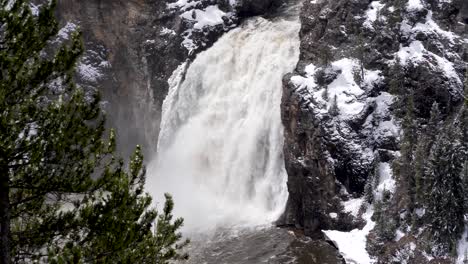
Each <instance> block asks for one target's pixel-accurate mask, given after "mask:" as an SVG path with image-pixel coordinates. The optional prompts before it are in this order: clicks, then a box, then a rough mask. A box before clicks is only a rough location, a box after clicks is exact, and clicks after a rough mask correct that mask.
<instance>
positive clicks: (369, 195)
mask: <svg viewBox="0 0 468 264" xmlns="http://www.w3.org/2000/svg"><path fill="white" fill-rule="evenodd" d="M373 167H374V169H373V173H372V174H371V176H370V177H369V178H368V179H367V182H366V185H365V186H364V198H365V200H366V202H368V203H370V204H371V203H373V202H374V190H375V188H377V186H378V185H379V182H380V158H379V155H377V157H376V158H375V159H374V162H373Z"/></svg>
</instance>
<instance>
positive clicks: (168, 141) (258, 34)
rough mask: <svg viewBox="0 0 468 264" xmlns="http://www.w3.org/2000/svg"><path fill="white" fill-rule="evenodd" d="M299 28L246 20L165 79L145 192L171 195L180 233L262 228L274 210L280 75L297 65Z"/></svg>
mask: <svg viewBox="0 0 468 264" xmlns="http://www.w3.org/2000/svg"><path fill="white" fill-rule="evenodd" d="M299 27H300V24H299V22H298V21H295V20H294V21H290V20H285V19H275V20H273V21H269V20H266V19H263V18H254V19H251V20H249V21H247V22H246V23H244V25H243V26H241V27H239V28H237V29H234V30H232V31H230V32H229V33H226V34H225V35H224V36H223V37H221V38H220V39H219V40H218V41H217V42H216V43H215V44H214V45H213V46H212V47H211V48H209V49H208V50H207V51H205V52H202V53H200V54H199V55H198V56H197V58H196V59H195V60H194V61H193V63H192V64H191V65H190V66H189V67H188V69H187V70H186V72H185V75H184V77H185V78H182V76H183V73H184V71H185V70H184V66H181V67H179V69H178V70H176V72H175V73H174V75H173V77H172V78H171V80H170V83H171V88H170V91H169V94H168V96H167V98H166V100H165V102H164V105H163V117H162V123H161V131H160V138H159V144H158V154H157V157H156V159H155V160H154V161H153V162H152V164H150V166H149V172H150V173H149V175H148V184H147V186H148V190H149V191H150V192H152V193H153V194H154V196H155V197H156V198H159V197H161V194H162V193H163V192H169V193H171V194H172V195H173V196H174V200H175V214H176V215H177V216H181V217H184V218H185V228H184V231H185V232H186V233H187V232H189V233H192V232H195V233H197V232H205V231H207V230H210V229H217V228H220V227H222V228H226V229H236V228H235V227H253V226H260V225H265V224H269V223H271V222H272V221H274V220H276V219H277V218H278V217H279V215H280V214H281V213H282V211H283V210H284V206H285V203H286V200H287V196H288V194H287V188H286V180H287V175H286V171H285V168H284V160H283V156H282V155H283V154H282V153H283V127H282V123H281V118H280V104H281V96H282V76H283V75H285V74H286V73H287V72H290V71H292V70H293V69H294V67H295V65H296V63H297V61H298V54H299V51H298V49H299V36H298V31H299ZM182 79H183V80H182Z"/></svg>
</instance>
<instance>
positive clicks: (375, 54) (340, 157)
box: [280, 0, 468, 235]
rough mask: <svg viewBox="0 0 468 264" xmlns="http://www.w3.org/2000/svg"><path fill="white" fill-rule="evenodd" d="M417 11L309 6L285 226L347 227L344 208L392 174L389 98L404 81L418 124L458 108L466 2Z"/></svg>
mask: <svg viewBox="0 0 468 264" xmlns="http://www.w3.org/2000/svg"><path fill="white" fill-rule="evenodd" d="M412 2H413V3H414V2H418V3H420V5H416V6H411V5H409V4H407V3H406V1H392V0H381V1H368V0H357V1H345V0H343V1H327V0H318V1H304V2H303V4H304V5H303V8H302V13H301V22H302V28H301V31H300V37H301V47H300V48H301V55H300V61H299V63H298V66H297V68H296V71H295V72H294V73H293V74H291V75H289V76H286V78H285V80H284V94H283V101H282V119H283V124H284V126H285V146H284V153H285V154H284V155H285V161H286V169H287V171H288V175H289V180H288V188H289V193H290V197H289V201H288V204H287V209H286V213H285V215H284V216H283V218H282V219H281V221H280V223H281V224H286V225H296V226H300V227H302V228H303V229H304V230H305V232H306V234H308V235H317V234H320V230H321V229H329V228H335V229H343V228H344V226H346V225H344V224H343V223H346V222H347V221H348V220H346V216H347V215H346V214H345V213H343V212H342V213H341V214H340V204H342V202H340V201H339V200H340V199H342V200H344V201H345V200H347V199H349V198H353V197H356V196H360V195H362V193H363V190H364V185H365V183H366V180H367V179H368V178H369V177H371V176H372V175H373V174H374V172H375V170H376V169H375V168H390V164H391V161H392V159H393V158H394V157H395V155H397V153H398V150H399V147H398V144H399V138H400V128H399V127H400V124H399V119H398V117H397V113H398V111H397V110H399V109H394V107H395V105H394V104H393V101H394V98H395V95H394V94H391V93H390V92H391V89H390V86H392V82H393V85H394V82H395V80H396V79H397V80H398V81H401V83H399V85H400V86H404V87H406V89H408V90H409V91H411V92H412V93H414V98H415V104H416V112H417V113H416V114H417V117H418V118H422V119H424V118H427V117H428V115H429V111H430V107H431V105H432V103H433V102H437V103H438V104H439V105H440V106H441V108H442V110H443V111H444V113H445V114H446V115H449V114H450V113H452V112H453V110H454V109H455V108H456V106H457V105H458V104H459V103H460V101H461V98H462V97H461V91H462V89H463V86H462V83H461V80H462V78H463V76H464V68H465V63H464V62H466V61H467V53H466V48H464V47H466V45H467V42H466V32H468V31H467V30H466V29H467V26H466V24H464V23H465V22H464V21H465V15H464V14H465V11H463V10H464V8H466V3H464V1H453V2H451V1H437V0H430V1H429V0H428V1H421V2H420V1H412ZM399 3H401V4H400V5H401V6H398V4H399ZM464 34H465V36H464V37H463V35H464ZM396 63H399V64H401V65H402V68H403V69H402V70H401V71H402V72H401V76H396V75H395V66H394V65H395V64H396ZM379 173H380V172H379ZM385 173H391V170H386V172H385ZM386 176H388V175H386ZM389 177H391V175H390V176H389ZM338 197H339V198H338ZM337 200H338V201H337ZM341 208H342V207H341ZM334 212H335V213H338V215H339V217H338V218H335V217H331V216H330V214H331V213H334ZM340 223H341V224H340ZM348 227H349V226H348Z"/></svg>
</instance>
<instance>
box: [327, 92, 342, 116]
mask: <svg viewBox="0 0 468 264" xmlns="http://www.w3.org/2000/svg"><path fill="white" fill-rule="evenodd" d="M328 113H329V114H330V115H332V116H338V115H339V114H340V108H339V107H338V97H337V95H336V94H335V96H334V97H333V101H332V104H331V105H330V108H328Z"/></svg>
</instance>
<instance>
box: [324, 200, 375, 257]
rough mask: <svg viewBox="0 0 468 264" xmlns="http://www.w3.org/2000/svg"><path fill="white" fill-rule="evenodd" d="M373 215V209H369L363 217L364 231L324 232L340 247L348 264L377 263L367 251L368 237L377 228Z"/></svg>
mask: <svg viewBox="0 0 468 264" xmlns="http://www.w3.org/2000/svg"><path fill="white" fill-rule="evenodd" d="M373 213H374V210H373V208H372V207H369V208H368V209H367V211H366V212H365V213H364V214H363V215H362V217H363V219H364V220H365V221H366V225H365V226H364V227H363V228H362V229H358V228H356V229H353V230H351V231H349V232H341V231H336V230H323V233H325V235H326V236H327V237H328V238H329V239H330V240H332V241H333V242H335V244H336V245H337V246H338V250H339V251H340V253H341V254H342V255H343V257H344V259H345V261H346V263H359V264H371V263H375V261H374V260H373V259H372V258H371V257H370V255H369V253H368V252H367V250H366V242H367V235H368V234H369V232H370V231H371V230H372V229H374V226H375V222H373V221H372V220H371V217H372V214H373Z"/></svg>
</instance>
